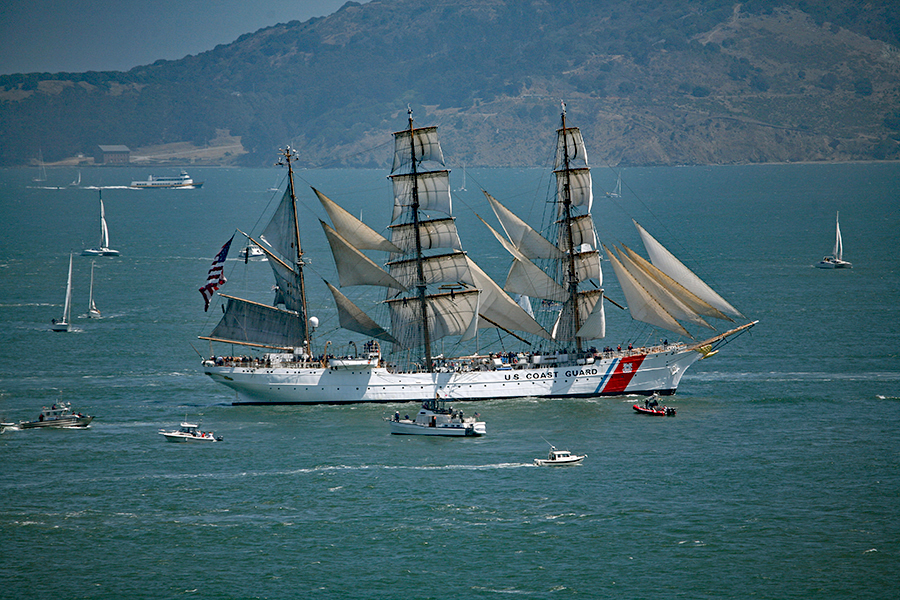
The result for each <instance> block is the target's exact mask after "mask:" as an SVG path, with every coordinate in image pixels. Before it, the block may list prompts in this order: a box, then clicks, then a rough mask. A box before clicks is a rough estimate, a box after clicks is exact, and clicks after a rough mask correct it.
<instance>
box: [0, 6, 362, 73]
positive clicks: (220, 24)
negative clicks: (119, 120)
mask: <svg viewBox="0 0 900 600" xmlns="http://www.w3.org/2000/svg"><path fill="white" fill-rule="evenodd" d="M345 2H346V0H0V74H9V73H34V72H48V73H57V72H61V71H64V72H71V73H80V72H83V71H127V70H128V69H130V68H132V67H136V66H138V65H146V64H150V63H152V62H154V61H156V60H159V59H160V58H164V59H169V60H171V59H178V58H183V57H184V56H187V55H188V54H198V53H200V52H203V51H205V50H212V49H213V48H215V47H216V46H217V45H219V44H227V43H229V42H233V41H234V40H235V39H237V38H238V37H239V36H241V35H243V34H245V33H252V32H254V31H256V30H258V29H261V28H263V27H268V26H269V25H275V24H276V23H286V22H288V21H294V20H297V21H306V20H307V19H310V18H312V17H321V16H324V15H328V14H331V13H333V12H335V11H336V10H337V9H338V8H340V7H341V6H343V5H344V4H345Z"/></svg>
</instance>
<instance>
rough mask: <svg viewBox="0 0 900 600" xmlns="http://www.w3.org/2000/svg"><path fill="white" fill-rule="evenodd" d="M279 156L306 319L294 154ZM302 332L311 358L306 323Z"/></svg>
mask: <svg viewBox="0 0 900 600" xmlns="http://www.w3.org/2000/svg"><path fill="white" fill-rule="evenodd" d="M281 154H282V156H283V157H284V158H283V160H279V161H278V163H277V164H278V165H279V166H284V165H285V164H287V168H288V189H289V190H290V196H291V210H292V211H293V214H294V227H293V231H292V232H291V233H292V234H293V236H294V244H293V245H294V247H295V248H296V249H297V257H296V264H297V271H296V273H297V282H298V283H299V285H300V302H301V305H302V307H303V312H302V316H301V318H302V319H306V318H307V314H308V313H307V311H306V284H305V283H304V280H303V265H304V262H303V250H302V249H301V247H300V221H299V219H298V218H297V196H296V195H295V194H294V168H293V166H292V164H291V163H292V162H293V161H294V160H296V154H295V153H294V151H293V149H292V148H291V147H290V146H287V147H286V148H284V150H282V151H281ZM303 332H304V336H305V342H306V352H307V353H308V354H309V355H310V356H311V355H312V347H311V346H310V344H309V326H308V324H307V323H303Z"/></svg>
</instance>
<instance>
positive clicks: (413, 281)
mask: <svg viewBox="0 0 900 600" xmlns="http://www.w3.org/2000/svg"><path fill="white" fill-rule="evenodd" d="M421 263H422V273H423V275H424V277H425V283H426V284H433V283H464V284H468V285H475V280H474V279H473V278H472V273H471V272H470V271H469V263H468V261H467V260H466V253H465V252H452V253H449V254H439V255H435V256H425V257H423V258H422V261H421ZM388 269H389V270H390V273H391V276H393V278H394V279H396V280H397V281H399V282H400V283H401V284H403V285H405V286H406V287H407V288H413V287H415V286H416V285H418V283H419V282H418V278H419V276H418V267H417V262H416V259H414V258H411V259H405V260H396V261H391V262H389V263H388Z"/></svg>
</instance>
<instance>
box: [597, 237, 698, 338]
mask: <svg viewBox="0 0 900 600" xmlns="http://www.w3.org/2000/svg"><path fill="white" fill-rule="evenodd" d="M613 250H615V251H616V257H617V258H618V259H619V262H620V263H621V264H622V266H623V267H625V269H626V270H627V271H628V273H629V274H631V276H632V277H633V278H634V280H635V281H636V282H637V283H638V284H640V286H641V287H643V288H644V291H646V292H647V293H648V294H650V296H652V297H653V299H654V300H656V301H657V302H659V304H660V306H662V307H663V308H664V309H666V311H667V312H668V313H669V314H671V315H672V316H673V317H675V318H676V319H678V320H679V321H687V322H689V323H693V324H694V325H699V326H700V327H706V328H708V329H715V328H714V327H713V326H712V325H710V324H709V323H707V322H706V321H704V320H703V319H702V318H701V317H700V315H698V314H697V313H696V312H694V311H693V310H692V309H691V308H690V307H689V306H687V305H686V304H685V303H684V302H682V301H681V299H680V298H679V297H678V296H676V295H675V294H673V293H672V292H671V291H669V290H668V289H667V288H666V287H665V286H664V285H663V284H662V283H660V282H659V280H657V279H655V278H653V277H652V276H651V275H650V274H649V273H647V271H645V270H644V269H642V268H641V267H640V266H639V265H638V263H636V262H634V261H633V260H632V258H631V255H630V254H629V253H626V252H624V251H620V250H619V249H618V248H616V247H615V246H613Z"/></svg>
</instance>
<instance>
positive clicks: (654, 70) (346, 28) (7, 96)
mask: <svg viewBox="0 0 900 600" xmlns="http://www.w3.org/2000/svg"><path fill="white" fill-rule="evenodd" d="M898 82H900V5H897V3H894V2H890V1H889V0H875V1H872V2H867V3H866V4H865V5H860V4H859V3H857V2H854V1H851V0H831V1H826V0H819V1H816V0H796V1H792V0H787V1H780V2H774V1H767V0H758V1H750V2H745V3H742V4H734V3H731V2H724V1H719V0H707V1H704V2H697V1H692V2H688V1H687V0H674V1H672V2H666V3H660V2H655V1H649V0H601V1H593V0H569V1H566V2H561V1H557V0H444V1H434V2H428V3H422V2H420V1H418V0H372V1H371V2H368V3H366V4H363V5H359V4H357V3H354V2H348V3H347V4H346V5H344V6H343V7H342V8H341V9H340V10H339V11H338V12H336V13H334V14H332V15H330V16H328V17H324V18H319V19H311V20H309V21H306V22H303V23H301V22H298V21H292V22H289V23H284V24H279V25H275V26H272V27H268V28H266V29H262V30H260V31H257V32H255V33H248V34H246V35H243V36H241V37H240V38H238V39H237V40H235V41H234V42H233V43H231V44H227V45H221V46H217V47H216V48H214V49H212V50H210V51H208V52H204V53H202V54H199V55H197V56H188V57H185V58H184V59H181V60H177V61H158V62H156V63H154V64H152V65H147V66H142V67H137V68H135V69H132V70H130V71H128V72H102V73H101V72H88V73H77V74H73V73H57V74H49V73H31V74H20V75H7V76H0V164H3V165H16V164H27V163H29V162H30V161H33V160H34V159H35V158H36V157H37V156H38V154H39V152H42V153H43V156H44V159H45V160H47V161H48V162H52V161H59V160H62V159H64V158H66V157H70V156H74V155H76V154H78V153H82V154H85V155H92V154H93V152H94V148H95V147H96V146H97V145H99V144H125V145H128V146H129V147H131V148H132V149H141V148H146V147H157V148H158V147H161V146H164V145H166V144H180V145H181V146H183V145H185V144H186V143H188V145H190V146H192V147H194V148H196V149H198V150H200V149H206V148H208V147H209V146H210V145H212V146H216V144H217V143H219V142H214V140H221V139H223V135H224V134H230V136H234V137H232V138H227V139H229V140H236V139H239V141H240V144H241V145H242V149H241V150H240V151H234V152H224V153H220V154H216V153H215V152H206V153H202V152H198V153H197V154H196V156H194V157H193V158H190V159H188V158H185V159H184V161H185V162H190V161H194V162H199V163H203V162H206V163H210V162H212V163H217V164H226V163H231V164H245V165H267V164H271V162H272V160H273V156H274V155H275V151H276V149H277V148H278V147H279V146H283V145H285V144H290V145H292V146H294V147H295V148H297V149H298V150H299V152H300V155H301V157H302V159H303V161H304V162H305V163H306V164H307V165H308V166H324V167H330V166H384V165H386V164H387V162H388V160H389V156H388V155H389V153H390V152H389V150H388V149H387V148H386V147H385V146H384V144H385V143H386V142H387V141H388V139H389V137H388V134H389V133H390V132H391V131H393V130H395V129H398V128H400V127H403V125H404V118H405V114H406V108H407V105H410V106H411V107H412V108H413V110H414V115H415V117H416V120H417V122H418V123H419V124H436V125H439V126H441V128H442V138H443V141H444V145H445V152H446V153H447V156H448V160H449V161H450V162H451V163H453V164H460V163H465V164H468V165H492V166H498V165H539V164H546V161H547V159H548V157H549V155H550V152H551V150H550V149H549V148H548V140H549V139H552V138H551V136H550V132H551V131H553V130H554V129H555V127H556V126H557V118H558V113H559V101H560V99H565V101H566V103H567V105H568V109H569V116H570V121H571V122H572V123H573V124H577V125H578V126H580V127H581V128H582V130H583V131H584V132H585V137H586V139H587V140H588V141H589V142H588V143H589V148H590V150H591V160H592V162H593V163H594V164H597V165H601V164H631V165H638V164H640V165H672V164H733V163H753V162H774V161H778V162H780V161H847V160H885V159H889V160H894V159H897V158H900V149H898V143H897V138H900V84H898ZM211 142H212V144H211ZM223 147H224V145H223ZM229 147H230V146H229ZM179 155H180V156H182V157H187V156H191V154H190V153H179ZM148 156H149V154H148Z"/></svg>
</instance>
